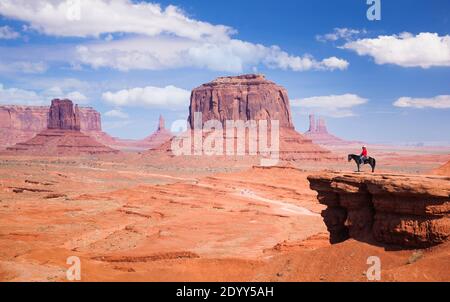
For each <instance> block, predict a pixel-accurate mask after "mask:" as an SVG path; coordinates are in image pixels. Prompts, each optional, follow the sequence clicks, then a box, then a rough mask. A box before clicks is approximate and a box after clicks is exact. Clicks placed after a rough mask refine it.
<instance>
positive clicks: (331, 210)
mask: <svg viewBox="0 0 450 302" xmlns="http://www.w3.org/2000/svg"><path fill="white" fill-rule="evenodd" d="M308 180H309V182H310V186H311V189H313V190H316V191H317V192H318V200H319V202H320V203H321V204H324V205H326V206H328V207H327V209H326V210H324V211H323V212H322V216H323V217H324V221H325V224H326V225H327V227H328V231H329V232H330V238H331V241H332V243H338V242H341V241H344V240H346V239H347V238H349V237H351V238H354V239H357V240H361V241H368V242H371V241H373V240H375V241H376V242H379V243H383V244H394V245H400V246H405V247H419V248H421V247H429V246H433V245H436V244H440V243H443V242H445V241H448V240H449V238H450V181H449V180H450V179H449V178H439V177H426V176H410V175H382V174H380V175H364V174H355V173H352V174H343V173H326V174H321V175H315V176H309V177H308Z"/></svg>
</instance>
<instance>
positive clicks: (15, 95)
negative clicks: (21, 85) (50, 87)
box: [0, 84, 49, 106]
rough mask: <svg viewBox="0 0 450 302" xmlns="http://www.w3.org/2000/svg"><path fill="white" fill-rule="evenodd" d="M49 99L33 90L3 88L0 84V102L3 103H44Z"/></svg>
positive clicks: (34, 104) (35, 104) (36, 104)
mask: <svg viewBox="0 0 450 302" xmlns="http://www.w3.org/2000/svg"><path fill="white" fill-rule="evenodd" d="M48 103H49V101H48V100H45V99H44V98H43V97H42V96H41V95H39V94H37V93H36V92H34V91H30V90H24V89H18V88H5V87H4V86H3V84H0V104H4V105H33V106H38V105H46V104H48Z"/></svg>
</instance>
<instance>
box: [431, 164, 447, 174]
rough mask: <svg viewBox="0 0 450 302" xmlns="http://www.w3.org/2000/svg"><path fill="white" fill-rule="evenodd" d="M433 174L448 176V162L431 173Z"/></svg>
mask: <svg viewBox="0 0 450 302" xmlns="http://www.w3.org/2000/svg"><path fill="white" fill-rule="evenodd" d="M433 174H435V175H443V176H450V161H449V162H448V163H446V164H445V165H443V166H442V167H439V168H438V169H436V170H434V171H433Z"/></svg>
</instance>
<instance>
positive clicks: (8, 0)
mask: <svg viewBox="0 0 450 302" xmlns="http://www.w3.org/2000/svg"><path fill="white" fill-rule="evenodd" d="M78 3H79V5H80V6H79V7H78V6H77V4H78ZM0 14H2V15H4V16H6V17H9V18H14V19H17V20H21V21H24V22H27V23H29V24H30V26H29V28H30V29H33V30H36V31H38V32H40V33H44V34H47V35H53V36H61V37H99V36H100V35H101V34H107V33H132V34H142V35H147V36H156V35H159V34H162V33H168V34H173V35H176V36H179V37H186V38H190V39H193V40H202V39H206V38H212V39H224V38H227V37H228V35H229V34H231V33H232V32H233V30H232V29H231V28H229V27H227V26H223V25H212V24H209V23H207V22H201V21H197V20H193V19H191V18H188V17H187V16H186V15H185V14H184V13H183V12H182V11H181V10H180V9H179V8H177V7H176V6H173V5H169V6H167V7H166V8H165V9H163V8H162V7H161V6H160V5H159V4H154V3H147V2H144V1H141V2H133V1H131V0H114V1H110V0H79V1H66V0H52V1H47V0H33V1H29V0H2V1H1V2H0Z"/></svg>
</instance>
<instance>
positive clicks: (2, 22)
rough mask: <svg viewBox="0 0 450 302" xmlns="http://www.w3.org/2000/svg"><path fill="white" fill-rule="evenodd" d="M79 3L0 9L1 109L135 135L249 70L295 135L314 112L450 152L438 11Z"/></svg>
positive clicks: (399, 6) (374, 138) (314, 4)
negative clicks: (79, 108) (206, 87)
mask: <svg viewBox="0 0 450 302" xmlns="http://www.w3.org/2000/svg"><path fill="white" fill-rule="evenodd" d="M46 2H47V3H46ZM76 2H77V0H72V1H64V0H61V1H58V0H55V1H43V0H38V1H33V2H30V1H21V0H15V1H12V0H4V1H2V3H1V4H0V16H1V17H0V85H1V86H0V104H11V103H15V104H30V105H40V104H48V103H49V102H50V100H51V98H52V97H58V96H59V97H63V96H68V97H72V98H73V99H74V100H76V101H78V102H80V103H82V104H85V105H88V106H93V107H95V108H96V109H97V110H99V111H100V112H101V113H102V114H103V123H104V128H105V130H106V131H107V132H109V133H111V134H112V135H114V136H120V137H126V138H142V137H145V136H146V135H148V134H150V133H151V132H152V131H153V130H154V128H155V127H156V124H157V119H158V116H159V114H163V115H164V116H166V119H167V120H168V123H169V124H170V122H171V121H173V120H176V119H185V118H186V117H187V107H188V97H189V91H190V90H191V89H192V88H194V87H197V86H199V85H201V84H202V83H205V82H209V81H211V80H213V79H214V78H216V77H218V76H226V75H236V74H241V73H252V72H258V73H264V74H265V75H266V76H267V78H269V79H271V80H273V81H275V82H276V83H278V84H280V85H283V86H284V87H286V88H287V89H288V91H289V96H290V98H291V105H292V110H293V115H294V119H295V124H296V127H297V130H299V131H301V132H303V131H306V130H307V115H308V114H309V113H311V112H314V113H317V114H321V115H324V116H325V117H326V119H327V121H328V125H329V129H330V131H332V132H333V133H334V134H336V135H338V136H341V137H344V138H347V139H355V140H365V141H369V142H400V143H405V142H448V143H450V134H449V133H450V123H449V117H450V96H449V95H450V36H449V35H450V33H449V28H450V21H449V18H450V2H449V1H446V0H432V1H425V0H424V1H422V0H414V1H406V0H396V1H388V0H382V1H381V4H382V6H381V20H380V21H369V20H368V19H367V17H366V11H367V9H368V8H369V6H368V5H367V4H366V1H365V0H345V1H328V0H323V1H317V0H316V1H299V0H295V1H294V0H293V1H283V0H279V1H253V0H246V1H237V0H231V1H205V0H191V1H160V2H159V4H160V6H159V7H158V6H156V5H154V3H152V2H148V3H143V2H142V1H133V2H131V1H128V0H117V1H112V3H113V4H114V5H112V4H111V3H109V4H107V2H108V1H106V0H95V1H88V2H85V1H84V0H81V1H79V2H80V4H81V6H80V7H81V9H80V11H79V12H80V14H79V15H78V14H77V12H78V11H77V10H76V8H77V7H74V6H73V5H74V4H73V3H75V4H76ZM45 4H47V5H51V6H48V7H47V8H49V7H50V9H46V10H44V9H43V7H44V5H45ZM85 5H86V6H85ZM174 6H175V7H176V8H174ZM109 10H111V11H109ZM114 12H115V13H117V15H114ZM78 17H79V18H78ZM394 103H395V104H397V105H396V106H395V105H394Z"/></svg>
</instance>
